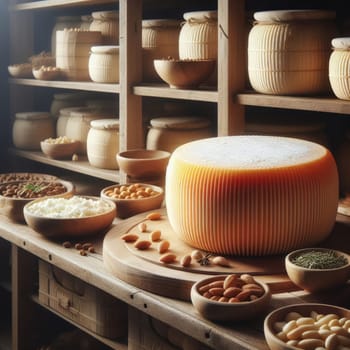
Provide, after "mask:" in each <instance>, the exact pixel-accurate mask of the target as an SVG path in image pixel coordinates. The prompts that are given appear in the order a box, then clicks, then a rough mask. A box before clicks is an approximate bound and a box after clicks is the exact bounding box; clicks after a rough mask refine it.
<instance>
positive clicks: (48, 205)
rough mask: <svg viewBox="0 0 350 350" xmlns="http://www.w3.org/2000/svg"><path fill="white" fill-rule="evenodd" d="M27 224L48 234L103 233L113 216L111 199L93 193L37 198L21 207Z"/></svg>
mask: <svg viewBox="0 0 350 350" xmlns="http://www.w3.org/2000/svg"><path fill="white" fill-rule="evenodd" d="M23 214H24V218H25V221H26V223H27V225H28V226H29V227H31V228H32V229H33V230H35V231H36V232H38V233H40V234H42V235H44V236H47V237H80V236H91V235H97V234H100V233H105V232H106V230H107V229H108V228H109V227H110V226H111V225H112V223H113V220H114V218H115V217H116V205H115V203H114V202H113V201H111V200H108V199H102V198H100V197H93V196H79V195H73V196H71V197H69V198H40V199H37V200H33V201H32V202H30V203H28V205H25V206H24V208H23Z"/></svg>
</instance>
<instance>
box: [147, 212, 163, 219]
mask: <svg viewBox="0 0 350 350" xmlns="http://www.w3.org/2000/svg"><path fill="white" fill-rule="evenodd" d="M161 216H162V215H161V214H160V213H158V212H152V213H149V214H148V215H147V216H146V219H148V220H159V219H160V218H161Z"/></svg>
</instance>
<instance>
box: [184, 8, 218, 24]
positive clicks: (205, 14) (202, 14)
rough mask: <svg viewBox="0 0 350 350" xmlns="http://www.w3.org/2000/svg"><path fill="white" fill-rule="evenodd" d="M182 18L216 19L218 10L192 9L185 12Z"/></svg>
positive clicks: (197, 19) (200, 20) (201, 20)
mask: <svg viewBox="0 0 350 350" xmlns="http://www.w3.org/2000/svg"><path fill="white" fill-rule="evenodd" d="M183 18H184V19H185V20H186V21H189V22H191V21H193V22H197V21H198V22H203V21H208V20H217V18H218V12H217V11H192V12H185V13H184V14H183Z"/></svg>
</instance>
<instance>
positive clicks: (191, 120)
mask: <svg viewBox="0 0 350 350" xmlns="http://www.w3.org/2000/svg"><path fill="white" fill-rule="evenodd" d="M150 123H151V126H153V127H154V128H159V129H178V130H181V129H182V130H183V129H186V130H187V129H201V128H205V127H208V126H209V125H210V124H211V122H210V120H209V119H207V118H200V117H163V118H154V119H152V120H151V121H150Z"/></svg>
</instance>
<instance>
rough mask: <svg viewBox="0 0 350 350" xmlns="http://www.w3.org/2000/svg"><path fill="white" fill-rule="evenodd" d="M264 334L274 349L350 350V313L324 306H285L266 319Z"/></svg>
mask: <svg viewBox="0 0 350 350" xmlns="http://www.w3.org/2000/svg"><path fill="white" fill-rule="evenodd" d="M264 334H265V339H266V342H267V344H268V346H269V348H270V349H271V350H296V349H312V350H316V349H347V348H348V347H349V344H350V310H348V309H345V308H342V307H339V306H335V305H329V304H320V303H301V304H292V305H288V306H283V307H280V308H278V309H275V310H274V311H272V312H271V313H269V314H268V315H267V316H266V318H265V320H264Z"/></svg>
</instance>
